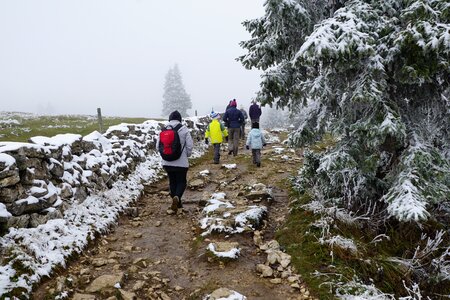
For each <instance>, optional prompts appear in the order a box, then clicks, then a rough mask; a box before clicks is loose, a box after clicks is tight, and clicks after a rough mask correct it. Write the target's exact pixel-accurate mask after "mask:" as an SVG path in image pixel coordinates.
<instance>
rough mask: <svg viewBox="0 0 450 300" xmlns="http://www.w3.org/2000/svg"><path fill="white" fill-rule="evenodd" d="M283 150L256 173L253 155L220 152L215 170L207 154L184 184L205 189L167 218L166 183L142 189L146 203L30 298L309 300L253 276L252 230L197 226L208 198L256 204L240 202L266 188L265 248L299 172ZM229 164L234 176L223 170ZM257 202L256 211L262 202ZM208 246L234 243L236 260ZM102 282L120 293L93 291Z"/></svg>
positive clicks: (273, 148)
mask: <svg viewBox="0 0 450 300" xmlns="http://www.w3.org/2000/svg"><path fill="white" fill-rule="evenodd" d="M282 147H283V146H281V145H280V144H279V143H273V144H269V145H268V147H267V149H266V150H264V151H263V155H262V166H261V168H256V167H255V166H254V165H252V163H251V152H250V151H247V150H242V145H241V146H240V150H239V151H240V153H239V154H238V156H237V157H233V156H228V155H227V154H226V152H222V157H221V164H219V165H215V164H212V156H211V153H209V154H207V155H206V156H205V157H204V158H202V159H201V160H199V161H198V162H197V163H196V164H195V165H194V166H192V167H191V168H190V170H189V173H188V178H189V182H190V183H195V182H196V181H195V179H200V181H197V182H200V183H201V181H203V184H200V186H202V185H203V186H202V187H197V188H195V189H189V188H188V189H187V190H186V193H185V195H184V196H183V199H184V208H185V210H186V211H185V212H184V213H183V214H179V215H170V216H169V215H167V213H166V210H167V208H168V207H169V205H170V199H169V196H168V192H167V190H168V183H167V179H165V180H162V181H160V182H158V183H156V184H152V185H149V186H146V189H145V194H144V196H143V197H142V198H141V199H140V200H139V201H138V202H137V203H136V204H135V207H136V208H137V209H136V210H133V209H131V210H130V212H129V214H128V215H124V216H121V217H120V219H119V221H118V224H117V226H115V228H113V229H112V232H111V233H109V234H108V235H105V236H103V237H101V238H99V239H98V241H96V243H95V245H93V246H91V247H89V248H88V249H87V250H86V251H85V252H84V253H83V254H82V255H80V256H78V257H77V258H75V259H74V261H73V262H71V263H69V266H68V268H67V269H66V270H61V271H60V272H57V274H56V275H55V276H54V277H53V278H52V279H50V280H48V281H47V282H44V283H43V284H41V285H40V286H39V287H38V288H37V290H36V291H35V293H34V296H33V299H55V296H57V295H61V292H64V291H68V292H69V295H70V297H69V298H73V299H133V298H135V299H202V298H203V297H204V296H205V295H207V294H210V293H211V292H213V291H214V290H215V289H217V288H220V287H226V288H229V289H232V290H235V291H237V292H239V293H241V294H243V295H245V296H246V297H247V299H305V298H308V297H307V296H306V295H304V289H302V290H301V288H302V284H301V282H299V284H300V288H299V287H296V288H294V287H292V286H291V285H292V282H290V283H289V282H288V281H287V280H286V279H283V280H279V279H277V280H273V278H272V281H271V278H263V277H261V274H259V273H257V272H256V265H257V264H264V263H265V261H266V258H267V254H266V253H264V251H262V250H261V249H260V248H259V247H258V246H256V245H255V242H254V240H253V235H254V234H253V231H252V230H249V231H246V232H243V233H239V234H232V235H230V234H217V233H216V234H211V235H207V236H205V237H202V236H201V232H202V230H201V229H200V226H199V220H200V219H201V218H202V217H203V214H202V209H203V207H202V206H201V205H199V204H202V203H203V202H204V200H205V197H206V198H208V197H207V196H210V195H211V194H212V193H214V192H225V193H226V195H227V199H229V200H230V201H234V200H236V201H240V202H246V203H247V202H250V203H249V204H253V202H254V201H249V200H245V197H244V195H245V191H246V190H245V188H246V187H248V186H251V185H253V184H256V183H263V184H265V185H267V186H269V187H271V188H272V195H273V200H272V201H270V203H264V204H266V205H267V208H268V214H267V218H266V219H265V221H264V223H263V226H262V228H260V230H261V233H262V237H263V240H264V241H269V240H271V239H273V238H274V232H275V230H276V229H277V228H278V227H279V226H280V225H282V224H283V221H284V217H285V216H286V215H287V211H288V204H289V198H288V195H287V185H286V180H285V179H286V178H287V177H288V176H289V175H290V174H291V173H292V172H294V171H295V169H296V168H298V161H299V160H298V157H296V155H295V153H293V152H291V151H289V150H288V149H281V148H282ZM233 163H236V164H237V168H236V169H226V168H223V166H222V164H233ZM205 169H207V170H209V171H210V174H209V175H208V176H206V177H205V176H201V175H200V174H199V172H200V171H202V170H205ZM255 202H256V203H255V204H261V203H260V200H255ZM212 241H227V242H230V241H233V242H238V243H239V248H240V256H239V258H238V259H236V260H229V259H228V260H225V261H224V260H221V259H218V258H215V257H213V256H211V255H210V254H208V253H207V251H206V247H207V245H208V244H209V243H210V242H212ZM103 275H110V276H109V277H111V278H108V276H103ZM99 278H102V279H105V280H113V282H118V281H120V282H121V284H120V289H118V286H117V285H116V287H111V286H110V287H106V288H102V289H101V290H100V289H99V290H94V289H93V288H92V285H93V282H94V281H101V280H100V279H99ZM97 279H99V280H97ZM280 281H281V282H280ZM100 284H101V283H100ZM110 285H111V284H110ZM306 293H307V292H306ZM61 299H62V298H61Z"/></svg>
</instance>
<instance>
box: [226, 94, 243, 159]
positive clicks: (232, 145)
mask: <svg viewBox="0 0 450 300" xmlns="http://www.w3.org/2000/svg"><path fill="white" fill-rule="evenodd" d="M223 121H224V122H225V124H227V126H228V154H231V153H233V156H236V155H237V154H238V147H239V133H240V132H241V125H242V124H243V123H244V115H243V114H242V112H241V111H240V110H239V109H237V102H236V99H233V100H232V101H231V103H230V108H228V109H227V111H226V112H225V114H224V115H223Z"/></svg>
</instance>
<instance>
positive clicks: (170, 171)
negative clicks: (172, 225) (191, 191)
mask: <svg viewBox="0 0 450 300" xmlns="http://www.w3.org/2000/svg"><path fill="white" fill-rule="evenodd" d="M164 170H166V172H167V175H168V176H169V186H170V196H171V197H174V196H178V198H179V199H180V201H179V203H178V206H181V197H182V196H183V193H184V190H185V189H186V185H187V180H186V176H187V171H188V168H181V167H169V166H165V167H164Z"/></svg>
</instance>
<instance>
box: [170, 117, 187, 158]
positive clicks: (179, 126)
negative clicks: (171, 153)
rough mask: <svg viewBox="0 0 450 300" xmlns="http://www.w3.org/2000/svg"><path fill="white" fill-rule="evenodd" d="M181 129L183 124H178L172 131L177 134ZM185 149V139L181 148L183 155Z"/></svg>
mask: <svg viewBox="0 0 450 300" xmlns="http://www.w3.org/2000/svg"><path fill="white" fill-rule="evenodd" d="M181 127H183V124H181V123H179V124H178V125H177V126H175V127H174V128H173V130H175V131H176V132H177V133H178V130H180V129H181ZM185 147H186V138H185V139H184V145H183V148H181V153H183V151H184V148H185Z"/></svg>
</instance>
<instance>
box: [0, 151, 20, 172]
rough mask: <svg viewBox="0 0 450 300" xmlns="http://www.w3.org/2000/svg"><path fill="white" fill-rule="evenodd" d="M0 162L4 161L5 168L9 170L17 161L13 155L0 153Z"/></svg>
mask: <svg viewBox="0 0 450 300" xmlns="http://www.w3.org/2000/svg"><path fill="white" fill-rule="evenodd" d="M0 163H3V164H4V165H5V170H8V169H9V167H11V166H13V165H14V164H15V163H16V160H15V159H14V157H12V156H11V155H8V154H6V153H0Z"/></svg>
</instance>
